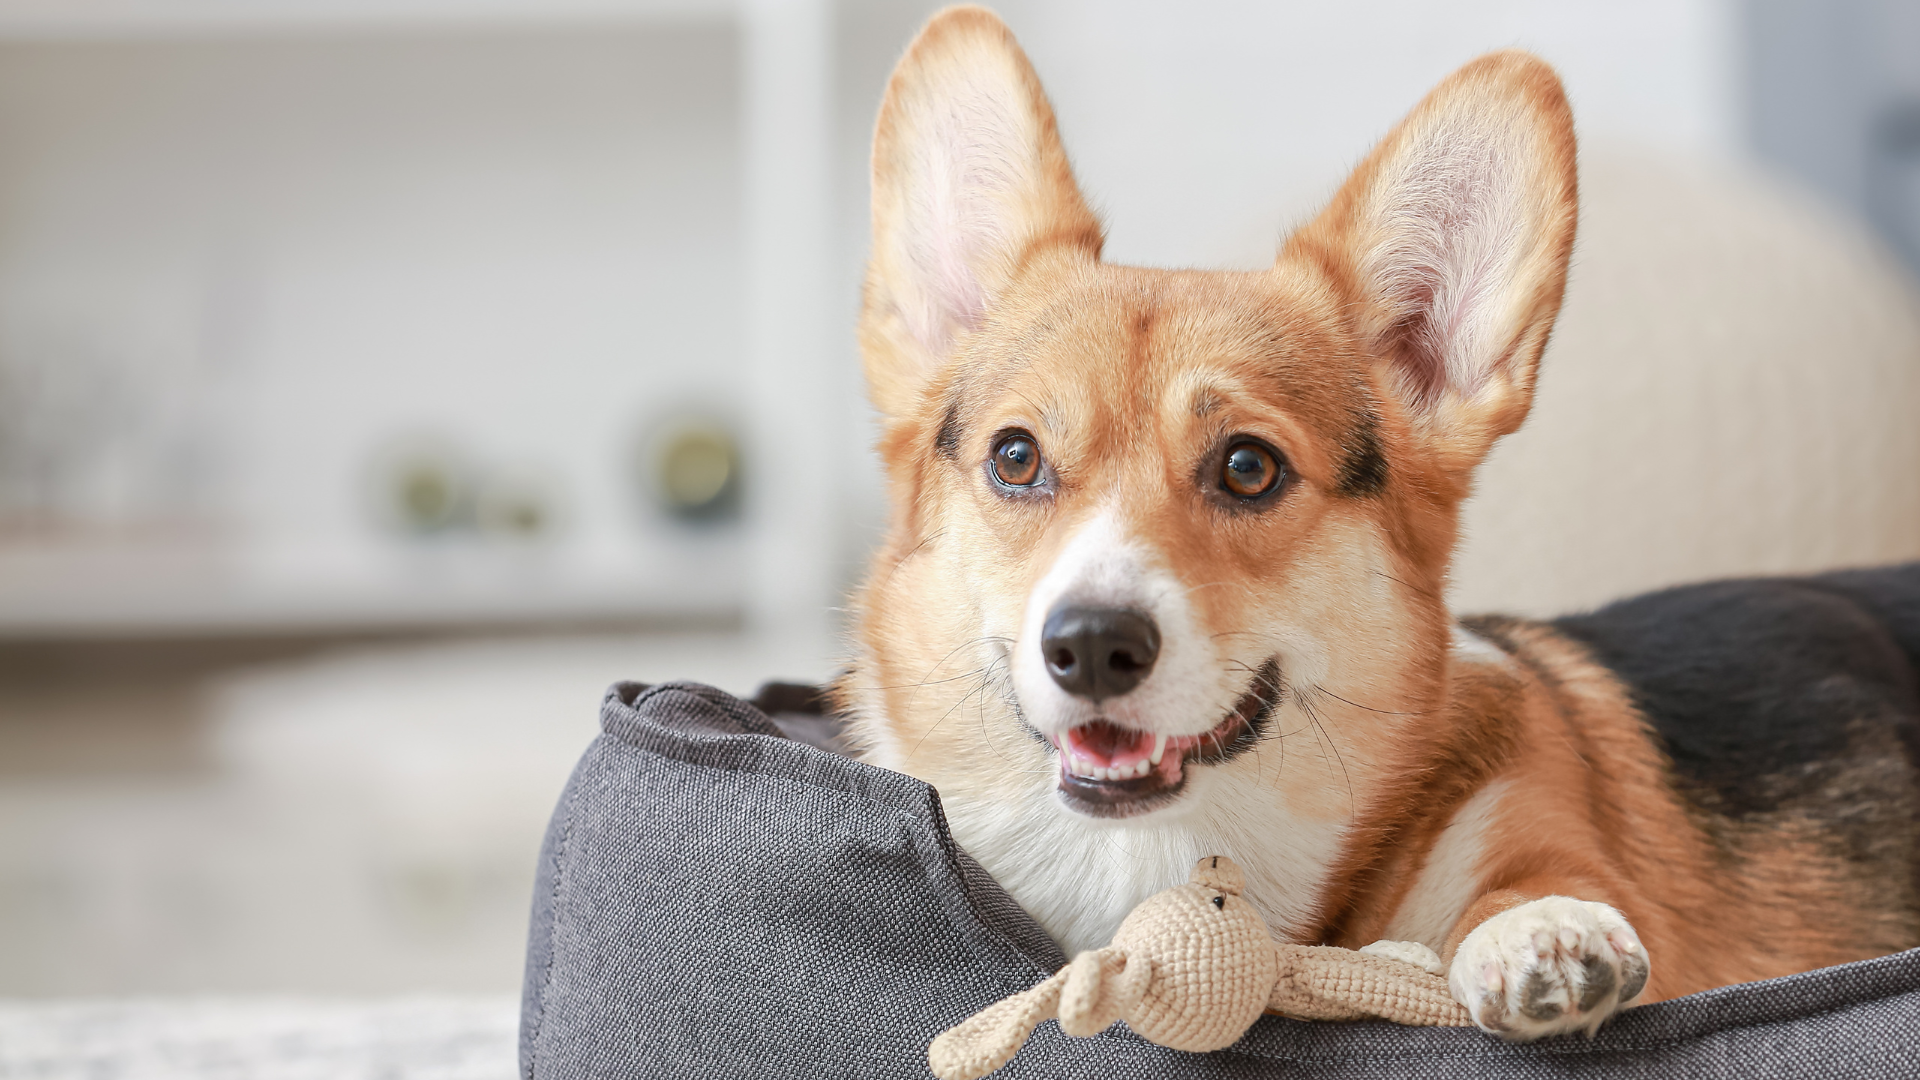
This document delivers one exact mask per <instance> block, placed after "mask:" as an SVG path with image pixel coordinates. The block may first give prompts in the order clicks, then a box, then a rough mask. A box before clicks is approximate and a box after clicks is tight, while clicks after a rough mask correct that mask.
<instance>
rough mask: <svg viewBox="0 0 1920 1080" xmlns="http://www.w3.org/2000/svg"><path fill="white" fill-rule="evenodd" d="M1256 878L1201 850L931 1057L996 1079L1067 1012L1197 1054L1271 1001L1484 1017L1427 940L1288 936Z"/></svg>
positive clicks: (945, 1069) (1352, 1010)
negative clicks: (1178, 875) (1076, 951)
mask: <svg viewBox="0 0 1920 1080" xmlns="http://www.w3.org/2000/svg"><path fill="white" fill-rule="evenodd" d="M1245 887H1246V878H1245V877H1244V876H1243V875H1242V874H1241V872H1240V868H1239V867H1238V866H1235V865H1234V864H1233V860H1232V859H1229V858H1226V857H1225V856H1219V855H1214V856H1208V857H1207V858H1204V859H1201V860H1200V862H1199V864H1198V865H1196V866H1195V867H1194V868H1193V875H1192V877H1191V878H1190V879H1189V880H1188V881H1187V883H1186V884H1185V885H1176V886H1174V887H1173V888H1171V889H1168V890H1166V891H1165V892H1162V893H1159V894H1157V895H1154V896H1152V897H1149V898H1148V899H1147V901H1146V902H1145V903H1143V904H1141V905H1140V906H1139V907H1137V908H1134V909H1133V912H1132V913H1131V914H1129V915H1128V916H1127V918H1126V921H1125V922H1122V923H1121V924H1120V931H1119V932H1118V933H1116V934H1114V936H1113V944H1111V945H1109V946H1107V947H1106V948H1104V949H1095V950H1089V951H1087V952H1083V953H1081V954H1080V955H1079V956H1076V957H1074V959H1073V962H1072V963H1070V964H1068V965H1067V966H1066V967H1065V968H1063V969H1061V970H1060V971H1059V972H1058V973H1057V974H1055V975H1054V976H1053V977H1052V978H1050V979H1048V980H1047V981H1045V982H1043V983H1041V984H1040V985H1038V986H1036V987H1034V988H1033V989H1031V990H1027V991H1025V992H1023V993H1019V994H1015V995H1013V996H1012V997H1009V998H1005V999H1002V1000H1001V1001H999V1002H996V1003H995V1004H993V1005H989V1006H988V1007H986V1008H985V1009H982V1010H981V1011H980V1012H978V1013H975V1014H974V1015H973V1016H972V1017H970V1018H968V1019H967V1020H965V1021H964V1022H962V1023H960V1024H958V1025H957V1026H955V1027H952V1028H949V1029H947V1030H946V1031H945V1032H943V1033H942V1034H941V1035H940V1037H939V1038H937V1039H935V1040H933V1045H932V1046H930V1047H928V1048H927V1063H928V1064H929V1065H931V1066H933V1072H934V1075H936V1076H938V1077H939V1078H940V1080H974V1078H976V1077H981V1076H985V1075H986V1074H988V1073H990V1072H992V1071H993V1070H995V1069H998V1068H999V1067H1000V1066H1002V1065H1004V1064H1006V1063H1007V1061H1008V1059H1010V1058H1012V1057H1013V1055H1014V1053H1015V1052H1016V1051H1018V1050H1019V1049H1020V1045H1021V1044H1022V1043H1024V1042H1026V1040H1027V1036H1028V1035H1029V1034H1030V1033H1032V1031H1033V1029H1034V1027H1035V1026H1036V1025H1038V1024H1039V1023H1040V1021H1042V1020H1045V1019H1048V1018H1049V1017H1056V1016H1057V1017H1059V1019H1060V1028H1061V1030H1062V1031H1065V1032H1066V1033H1067V1034H1069V1035H1094V1034H1098V1033H1099V1032H1100V1031H1103V1030H1105V1029H1106V1027H1107V1026H1108V1025H1110V1024H1112V1023H1113V1022H1114V1021H1115V1020H1125V1021H1126V1022H1127V1026H1128V1027H1130V1028H1132V1029H1133V1030H1134V1033H1135V1034H1137V1035H1139V1036H1140V1037H1142V1038H1144V1039H1147V1040H1149V1041H1151V1042H1156V1043H1159V1044H1160V1045H1161V1046H1165V1047H1170V1048H1172V1049H1174V1050H1195V1051H1204V1050H1219V1049H1221V1048H1223V1047H1227V1046H1231V1045H1233V1044H1234V1043H1235V1042H1236V1041H1238V1040H1239V1038H1240V1036H1242V1035H1244V1034H1246V1032H1247V1029H1248V1028H1250V1027H1252V1026H1253V1022H1254V1021H1255V1020H1257V1019H1259V1017H1260V1014H1261V1013H1262V1012H1265V1011H1268V1010H1272V1011H1273V1012H1277V1013H1281V1014H1283V1015H1286V1016H1291V1017H1295V1018H1297V1019H1301V1020H1358V1019H1363V1018H1366V1017H1378V1018H1381V1019H1385V1020H1392V1021H1394V1022H1396V1023H1401V1024H1420V1025H1427V1026H1466V1025H1469V1024H1471V1023H1472V1020H1471V1019H1469V1018H1468V1016H1467V1010H1466V1009H1464V1008H1462V1007H1461V1006H1460V1005H1458V1004H1457V1003H1455V1001H1454V1000H1453V996H1452V995H1451V994H1450V993H1448V991H1447V983H1446V980H1445V979H1444V978H1442V977H1441V976H1440V974H1439V967H1440V962H1439V958H1438V957H1436V956H1434V955H1433V953H1432V951H1431V950H1429V949H1427V948H1426V947H1424V946H1421V945H1416V944H1411V943H1406V942H1380V943H1377V944H1375V945H1369V946H1367V951H1364V952H1355V951H1354V950H1351V949H1336V948H1329V947H1326V946H1317V945H1287V944H1282V943H1280V942H1276V941H1274V940H1273V936H1272V935H1271V934H1269V933H1268V932H1267V924H1266V922H1265V921H1264V920H1262V919H1261V918H1260V913H1259V912H1257V911H1255V910H1254V909H1253V905H1252V904H1250V903H1248V902H1247V901H1246V900H1245V899H1244V898H1242V897H1241V895H1240V893H1241V891H1242V890H1243V889H1244V888H1245Z"/></svg>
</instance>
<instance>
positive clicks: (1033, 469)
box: [993, 435, 1040, 487]
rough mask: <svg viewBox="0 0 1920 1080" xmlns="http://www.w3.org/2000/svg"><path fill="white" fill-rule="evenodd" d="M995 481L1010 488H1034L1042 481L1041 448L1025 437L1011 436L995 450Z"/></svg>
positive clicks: (996, 445)
mask: <svg viewBox="0 0 1920 1080" xmlns="http://www.w3.org/2000/svg"><path fill="white" fill-rule="evenodd" d="M993 476H994V479H996V480H998V481H1000V482H1001V483H1003V484H1005V485H1007V486H1008V487H1032V486H1033V485H1034V484H1036V483H1039V481H1040V448H1039V447H1037V446H1035V445H1033V440H1032V439H1030V438H1028V437H1027V436H1025V435H1009V436H1007V437H1006V438H1004V439H1001V440H1000V441H999V443H997V444H995V446H994V448H993Z"/></svg>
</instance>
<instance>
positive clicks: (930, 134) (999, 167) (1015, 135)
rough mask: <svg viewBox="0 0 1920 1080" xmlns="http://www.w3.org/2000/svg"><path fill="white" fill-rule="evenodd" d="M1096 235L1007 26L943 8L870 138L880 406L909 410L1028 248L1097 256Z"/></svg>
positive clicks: (869, 288) (869, 314)
mask: <svg viewBox="0 0 1920 1080" xmlns="http://www.w3.org/2000/svg"><path fill="white" fill-rule="evenodd" d="M1100 245H1101V236H1100V223H1099V221H1098V220H1096V219H1095V218H1094V216H1093V213H1092V211H1090V210H1089V209H1087V204H1086V201H1085V200H1084V199H1082V198H1081V196H1080V190H1079V188H1078V187H1077V186H1075V184H1074V182H1073V171H1072V169H1071V168H1069V166H1068V164H1067V155H1066V151H1065V150H1064V149H1062V147H1061V145H1060V135H1059V132H1058V130H1057V129H1056V127H1055V124H1054V119H1053V108H1052V106H1050V105H1048V104H1047V98H1046V94H1045V93H1044V92H1043V91H1042V90H1041V89H1040V80H1039V78H1038V77H1036V76H1035V75H1034V73H1033V66H1032V65H1031V64H1029V63H1028V62H1027V57H1026V54H1025V53H1023V52H1021V51H1020V46H1019V44H1018V43H1016V42H1015V41H1014V40H1013V34H1012V33H1011V32H1009V31H1008V30H1007V27H1006V25H1005V24H1004V23H1002V22H1001V21H1000V20H999V18H998V17H996V16H995V15H994V14H993V13H992V12H990V11H988V10H986V9H985V8H979V7H954V8H948V9H946V10H945V11H942V12H940V13H939V14H938V15H935V16H934V17H933V19H932V20H931V21H929V22H928V23H927V26H926V28H925V29H924V30H922V31H920V36H919V37H917V38H915V39H914V42H913V44H912V45H910V46H908V48H907V53H906V55H905V56H904V57H902V58H901V60H900V63H899V65H898V66H896V67H895V68H894V71H893V78H892V79H891V80H890V81H889V82H888V84H887V95H886V99H885V100H884V101H883V102H882V103H881V105H880V119H879V123H878V124H877V126H876V128H875V131H874V136H873V258H872V261H871V262H870V263H869V264H868V267H867V283H866V297H865V301H864V306H863V309H862V312H861V317H860V343H861V349H862V352H863V353H864V354H865V356H866V369H867V384H868V387H869V390H870V392H871V394H872V396H873V403H874V405H875V406H876V407H877V408H879V410H880V411H881V412H882V413H884V414H886V415H887V416H890V417H899V416H904V415H907V414H908V413H910V412H911V411H912V409H913V407H914V405H915V403H916V402H917V401H918V400H919V396H920V392H921V390H922V389H923V388H924V387H925V386H926V383H927V380H928V378H929V377H930V376H931V375H932V374H933V373H934V372H935V371H937V370H938V369H939V368H940V366H941V365H942V364H943V363H944V362H945V361H946V360H947V359H948V358H949V357H950V356H951V355H952V352H953V346H954V343H955V341H956V340H958V338H959V337H960V336H961V335H962V334H964V333H966V332H967V331H968V330H971V329H972V328H974V327H975V326H977V325H978V324H979V322H980V320H981V319H982V318H983V317H984V316H985V315H986V314H987V312H988V311H989V310H991V309H992V307H993V305H994V304H995V302H996V300H998V299H999V298H1000V297H1001V296H1002V294H1003V293H1004V291H1005V290H1006V289H1007V287H1008V286H1009V285H1010V284H1011V283H1012V282H1013V281H1014V279H1015V278H1016V277H1017V276H1018V274H1019V272H1020V269H1021V267H1022V266H1023V265H1024V264H1026V263H1027V262H1028V260H1030V259H1031V258H1032V256H1033V255H1034V254H1036V253H1037V252H1039V251H1040V250H1042V249H1047V248H1055V247H1057V248H1060V249H1063V250H1067V251H1070V252H1073V253H1075V254H1076V255H1081V256H1084V257H1085V258H1087V259H1097V258H1098V257H1099V254H1100Z"/></svg>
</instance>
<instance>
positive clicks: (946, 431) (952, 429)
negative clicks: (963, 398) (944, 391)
mask: <svg viewBox="0 0 1920 1080" xmlns="http://www.w3.org/2000/svg"><path fill="white" fill-rule="evenodd" d="M933 448H934V449H935V450H937V451H939V453H940V456H941V457H943V458H946V459H947V460H948V461H958V460H960V403H959V402H958V401H948V402H947V412H946V415H944V416H942V417H941V418H940V430H938V431H936V432H934V433H933Z"/></svg>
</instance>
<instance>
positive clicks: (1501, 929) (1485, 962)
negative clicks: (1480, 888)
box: [1447, 880, 1651, 1040]
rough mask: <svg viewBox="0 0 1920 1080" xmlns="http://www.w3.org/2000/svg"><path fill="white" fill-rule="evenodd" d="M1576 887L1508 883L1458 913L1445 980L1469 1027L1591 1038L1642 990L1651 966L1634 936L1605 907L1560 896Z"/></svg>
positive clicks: (1513, 1035)
mask: <svg viewBox="0 0 1920 1080" xmlns="http://www.w3.org/2000/svg"><path fill="white" fill-rule="evenodd" d="M1581 891H1583V890H1580V889H1579V887H1578V886H1577V885H1575V884H1573V883H1570V882H1566V881H1545V880H1542V881H1533V882H1517V883H1515V886H1514V887H1513V888H1508V889H1501V890H1498V891H1495V892H1490V893H1487V894H1486V895H1484V896H1482V897H1480V899H1479V900H1478V901H1476V902H1475V903H1474V904H1473V905H1472V906H1471V907H1469V908H1468V909H1467V913H1466V914H1465V915H1464V916H1463V917H1462V918H1461V920H1460V923H1459V925H1458V926H1457V927H1456V929H1455V930H1454V940H1455V941H1457V942H1458V945H1457V946H1456V948H1455V949H1454V952H1453V963H1452V965H1451V967H1450V969H1449V972H1448V978H1447V982H1448V986H1449V987H1450V988H1451V989H1452V990H1453V997H1454V1000H1456V1001H1458V1002H1460V1004H1462V1005H1464V1006H1466V1007H1467V1011H1468V1012H1470V1013H1472V1014H1473V1022H1474V1023H1476V1024H1478V1025H1480V1027H1481V1028H1483V1029H1485V1030H1487V1031H1490V1032H1493V1033H1494V1034H1496V1035H1500V1036H1502V1037H1504V1038H1508V1039H1516V1040H1525V1039H1537V1038H1540V1037H1541V1036H1543V1035H1559V1034H1564V1033H1566V1032H1571V1031H1584V1032H1586V1033H1587V1034H1589V1035H1591V1034H1592V1033H1593V1032H1594V1031H1596V1030H1597V1029H1598V1028H1599V1027H1600V1025H1601V1024H1602V1023H1605V1022H1606V1020H1607V1018H1608V1017H1610V1016H1612V1015H1613V1014H1614V1013H1616V1012H1618V1011H1619V1010H1620V1009H1621V1008H1622V1007H1623V1006H1625V1005H1627V1004H1629V1003H1631V1002H1632V1001H1633V1000H1634V999H1635V998H1636V997H1638V996H1639V995H1640V993H1641V991H1643V990H1644V989H1646V985H1647V976H1648V974H1649V973H1650V971H1651V967H1650V965H1649V962H1648V958H1647V950H1646V947H1645V946H1643V945H1641V944H1640V937H1639V935H1637V934H1635V933H1634V930H1633V927H1632V926H1631V925H1629V924H1628V923H1627V920H1626V917H1625V916H1623V915H1621V914H1620V912H1619V911H1617V910H1615V909H1614V908H1612V907H1610V906H1608V905H1606V904H1602V903H1598V902H1595V901H1591V900H1580V899H1576V898H1575V896H1568V895H1563V894H1564V893H1569V892H1572V893H1575V895H1576V896H1577V895H1578V894H1579V892H1581ZM1589 895H1591V894H1589Z"/></svg>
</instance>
